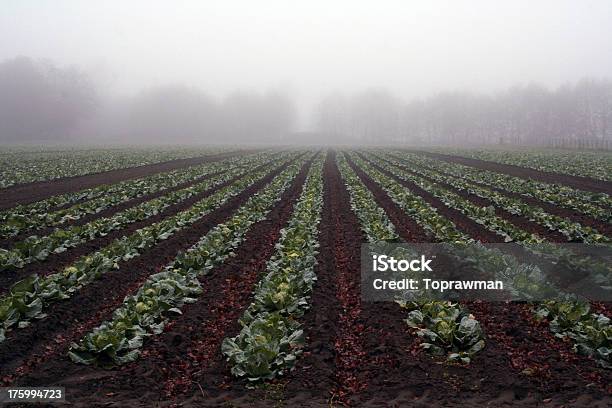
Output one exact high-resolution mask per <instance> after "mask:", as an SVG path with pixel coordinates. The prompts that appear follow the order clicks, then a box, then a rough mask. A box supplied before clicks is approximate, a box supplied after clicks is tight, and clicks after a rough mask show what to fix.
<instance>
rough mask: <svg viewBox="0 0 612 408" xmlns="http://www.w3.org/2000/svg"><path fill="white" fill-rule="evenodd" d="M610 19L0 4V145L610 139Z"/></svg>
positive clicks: (511, 7) (396, 8) (446, 10)
mask: <svg viewBox="0 0 612 408" xmlns="http://www.w3.org/2000/svg"><path fill="white" fill-rule="evenodd" d="M611 27H612V3H611V2H609V1H606V0H602V1H552V0H551V1H538V2H533V1H514V2H490V1H461V2H457V1H429V2H425V1H423V2H416V1H378V2H372V1H334V2H325V1H309V2H299V3H297V2H283V1H259V2H248V1H204V2H201V1H180V2H172V3H171V2H161V1H159V2H158V1H130V2H119V1H107V2H97V3H95V4H94V3H92V2H79V1H54V2H39V1H10V0H6V1H3V2H2V4H1V5H0V143H2V144H40V143H44V144H50V143H78V144H137V145H142V144H148V143H150V144H175V143H178V144H194V143H195V144H208V143H232V144H245V143H248V144H260V143H261V144H311V143H322V144H398V143H402V144H408V145H466V144H471V145H482V144H487V145H499V144H502V145H555V144H557V143H559V142H563V143H565V142H568V141H570V142H576V143H578V142H581V143H582V142H584V143H591V142H601V141H611V140H612V81H611V80H610V78H611V76H612V74H611V73H612V40H611V39H612V28H611Z"/></svg>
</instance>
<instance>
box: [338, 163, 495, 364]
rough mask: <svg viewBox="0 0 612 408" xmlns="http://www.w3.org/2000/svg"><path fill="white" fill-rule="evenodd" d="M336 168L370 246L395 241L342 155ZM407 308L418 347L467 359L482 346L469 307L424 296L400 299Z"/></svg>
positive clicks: (390, 226)
mask: <svg viewBox="0 0 612 408" xmlns="http://www.w3.org/2000/svg"><path fill="white" fill-rule="evenodd" d="M337 161H338V168H339V170H340V174H341V175H342V178H343V179H344V182H345V185H346V187H347V189H348V191H349V195H350V199H351V208H352V209H353V211H354V212H355V214H356V215H357V217H358V218H359V222H360V225H361V228H362V230H363V231H364V233H365V234H366V237H367V240H368V242H369V243H370V245H372V246H376V245H378V244H380V243H381V242H390V241H397V240H399V237H398V235H397V233H396V232H395V227H394V226H393V224H392V222H391V221H390V220H389V219H388V217H387V215H386V214H385V212H384V210H383V209H382V208H380V207H379V206H378V205H377V204H376V199H375V198H374V196H373V194H372V193H371V192H370V191H369V190H368V189H367V187H366V186H365V185H364V184H363V182H362V181H361V180H360V179H359V177H358V176H357V175H356V174H355V173H354V172H353V170H352V169H351V168H350V166H349V165H348V163H347V162H346V159H345V158H344V157H343V156H338V160H337ZM400 304H401V305H402V306H403V307H404V308H406V309H407V310H408V315H407V319H406V322H407V323H408V324H409V325H410V326H411V327H413V328H414V329H415V330H416V332H417V334H418V335H419V336H420V337H423V339H424V341H423V342H422V343H421V347H423V348H424V349H426V350H428V351H429V352H431V353H433V354H435V355H446V356H447V357H448V358H449V359H451V360H461V361H463V362H469V361H470V359H471V358H472V357H473V355H474V354H476V353H477V352H479V351H480V350H482V349H483V348H484V346H485V342H484V335H483V333H482V329H481V327H480V324H479V323H478V321H477V320H476V319H474V317H473V316H472V315H470V313H469V311H468V310H467V309H466V308H464V307H462V306H461V305H459V304H457V303H453V302H446V301H436V300H425V301H415V302H401V303H400Z"/></svg>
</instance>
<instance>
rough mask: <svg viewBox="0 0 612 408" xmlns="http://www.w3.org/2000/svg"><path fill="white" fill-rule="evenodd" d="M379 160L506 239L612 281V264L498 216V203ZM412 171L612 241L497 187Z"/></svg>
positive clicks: (551, 224) (587, 237) (547, 222)
mask: <svg viewBox="0 0 612 408" xmlns="http://www.w3.org/2000/svg"><path fill="white" fill-rule="evenodd" d="M390 162H391V163H394V164H395V161H393V159H391V161H390ZM376 164H377V165H378V166H380V167H381V168H383V169H385V170H387V171H389V172H391V173H392V174H394V175H395V176H396V177H398V178H400V179H401V180H404V181H408V182H411V183H414V184H416V185H418V186H419V187H421V188H422V189H424V190H426V191H428V192H429V193H431V194H432V195H433V196H434V197H436V198H437V199H439V200H440V201H441V202H442V203H444V205H446V206H447V207H449V208H453V209H456V210H458V211H460V212H461V213H463V214H465V215H466V216H467V217H468V218H470V219H472V220H474V221H475V222H476V223H478V224H481V225H483V226H485V227H486V228H487V229H488V230H489V231H492V232H494V233H496V234H497V235H499V236H501V237H503V239H504V241H505V242H511V241H514V242H517V243H519V244H521V245H523V246H524V247H525V249H527V250H528V251H530V252H533V253H534V254H536V255H539V256H543V257H545V258H547V259H549V260H551V261H553V262H559V261H563V262H567V263H568V264H569V265H572V266H573V267H576V268H584V267H585V265H587V264H588V265H589V267H591V268H592V271H590V272H589V274H588V276H589V278H590V279H591V280H593V282H594V283H597V284H605V285H608V284H609V283H610V281H611V277H612V272H611V271H610V266H609V265H605V264H604V263H602V262H599V261H597V260H590V259H588V258H583V257H577V256H576V254H575V253H574V252H573V251H571V250H569V249H567V248H564V247H562V246H559V245H553V244H549V243H548V242H547V241H546V239H544V238H541V237H539V236H537V235H535V234H532V233H529V232H527V231H524V230H523V229H521V228H519V227H517V226H515V225H514V224H512V223H511V222H509V221H507V220H505V219H503V218H501V217H499V216H497V215H496V214H495V208H494V207H480V206H479V205H476V204H474V203H472V202H471V201H469V200H467V199H464V198H462V197H461V196H459V195H458V194H456V193H454V192H452V191H450V190H448V189H446V188H444V187H442V186H441V185H440V184H438V183H437V182H431V181H429V180H427V179H426V178H423V177H420V176H417V175H415V174H413V173H411V172H407V171H405V170H403V169H402V168H400V167H398V166H396V165H394V164H393V165H392V164H388V163H387V161H386V160H382V159H380V158H378V160H376ZM400 165H401V164H400ZM411 170H412V169H411ZM412 172H414V173H418V174H421V173H423V174H424V175H426V177H428V178H433V179H435V180H436V181H439V182H445V183H448V184H449V185H451V186H453V187H455V188H457V189H459V190H467V191H470V192H471V193H473V194H476V195H478V196H480V197H482V198H486V199H488V200H491V201H493V202H494V203H495V204H497V205H499V206H500V207H501V208H503V209H505V210H507V211H509V212H511V213H514V214H519V215H523V216H525V217H527V218H529V219H534V220H538V221H540V223H542V225H544V226H546V227H548V228H549V229H551V230H555V231H559V232H561V233H563V234H564V235H566V236H567V237H568V238H569V237H572V238H574V239H578V238H582V241H583V242H584V243H588V244H593V243H598V244H606V245H609V243H610V238H608V237H606V236H604V235H601V234H599V233H597V231H594V230H593V229H591V228H590V227H584V226H582V225H580V224H579V223H573V222H571V221H569V220H565V219H563V218H561V217H557V216H554V215H551V214H548V213H546V212H545V211H544V210H542V209H541V208H538V207H532V206H530V205H529V204H525V203H523V202H521V201H520V200H517V199H514V198H510V197H506V196H503V195H501V194H499V193H497V192H495V191H491V190H487V189H484V188H480V187H477V186H473V185H470V184H468V183H465V182H463V181H462V180H460V179H456V178H452V177H444V176H441V175H438V176H436V175H435V174H432V173H431V172H427V171H423V170H419V169H418V168H415V169H413V170H412Z"/></svg>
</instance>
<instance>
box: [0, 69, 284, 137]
mask: <svg viewBox="0 0 612 408" xmlns="http://www.w3.org/2000/svg"><path fill="white" fill-rule="evenodd" d="M102 94H103V93H102V92H100V89H99V88H98V86H97V84H95V83H94V81H93V80H92V79H91V78H90V77H89V76H88V75H87V74H86V73H85V72H83V71H80V70H78V69H77V68H73V67H68V68H63V67H57V66H56V65H54V64H53V63H51V62H49V61H35V60H32V59H30V58H26V57H20V58H15V59H11V60H8V61H5V62H3V63H0V142H4V143H13V144H19V143H48V142H78V143H90V142H93V143H134V144H142V143H165V144H166V143H182V144H191V143H276V142H278V141H279V140H280V139H282V137H284V136H285V135H287V134H288V133H289V132H291V131H292V130H293V128H294V125H295V117H296V112H295V106H294V103H293V101H292V100H291V98H289V96H287V95H285V94H284V93H283V92H279V91H268V92H245V91H237V92H234V93H231V94H230V95H228V96H227V97H225V98H222V99H215V98H212V97H210V96H208V95H207V94H206V93H205V92H203V91H202V90H201V89H199V88H196V87H189V86H183V85H165V86H155V87H151V88H148V89H144V90H142V91H141V92H138V93H137V94H136V95H132V96H126V97H107V96H102Z"/></svg>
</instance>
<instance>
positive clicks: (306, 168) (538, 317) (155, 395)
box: [0, 147, 612, 407]
mask: <svg viewBox="0 0 612 408" xmlns="http://www.w3.org/2000/svg"><path fill="white" fill-rule="evenodd" d="M0 187H1V188H0V386H62V387H65V389H66V400H67V401H68V402H69V403H70V404H72V405H74V406H79V407H81V406H82V407H92V406H288V407H293V406H304V407H310V406H316V407H319V406H321V407H323V406H476V405H486V406H493V407H498V406H550V407H558V406H601V407H608V406H611V405H612V326H611V325H610V317H611V316H612V313H611V312H612V302H609V301H608V300H609V299H612V296H610V295H611V294H612V264H611V263H610V262H600V261H596V260H594V259H592V258H589V257H588V256H583V255H581V254H578V253H577V252H574V250H573V249H572V248H573V247H571V246H564V245H559V244H565V243H567V244H584V245H589V246H592V247H596V248H603V249H608V248H609V247H611V246H612V154H610V153H605V152H567V151H557V150H534V151H527V150H512V151H504V150H468V149H425V150H417V149H401V148H397V149H391V148H385V149H383V148H368V149H365V148H362V149H359V148H353V149H348V148H343V149H331V148H329V149H327V148H326V149H321V148H300V149H298V148H291V149H289V148H288V149H284V150H283V149H264V148H258V149H255V148H250V149H246V148H232V147H224V148H188V147H181V148H149V149H137V148H131V149H118V148H117V149H115V148H104V149H87V148H79V149H77V148H75V149H69V150H62V149H60V148H55V149H51V148H44V147H41V148H13V149H4V150H0ZM381 242H386V243H400V242H404V243H413V244H416V243H453V244H457V245H464V244H469V245H470V246H469V247H468V248H469V251H471V252H470V254H469V256H468V257H464V258H462V259H461V262H460V263H461V265H462V267H464V266H465V265H466V264H467V265H468V266H467V268H468V269H469V267H470V265H471V267H472V269H469V270H472V271H474V273H477V274H479V276H483V277H487V278H498V277H503V279H505V281H506V282H509V283H510V284H509V287H508V289H507V291H508V292H511V293H509V295H512V297H513V298H515V299H521V300H520V301H516V300H514V301H508V300H504V301H483V300H478V299H476V298H474V299H461V300H457V301H449V300H441V299H428V300H414V301H413V300H411V301H402V300H399V299H398V300H397V301H395V302H372V301H369V300H368V299H366V298H364V297H363V296H362V288H361V285H362V280H361V279H362V278H361V263H362V259H361V250H362V244H366V243H369V244H371V245H374V244H380V243H381ZM494 243H506V244H512V248H514V250H515V251H519V252H520V253H521V254H524V255H525V256H524V257H516V256H513V255H509V254H506V253H503V252H502V251H498V250H494V249H491V248H490V247H489V246H487V244H494ZM465 250H466V251H467V249H465ZM476 260H477V261H478V262H480V263H479V265H482V264H484V265H485V267H482V268H479V269H478V270H477V271H476V269H474V268H473V266H474V265H475V262H476ZM470 262H471V264H470ZM546 264H549V265H555V266H559V265H565V266H567V265H569V266H571V267H573V268H575V269H572V270H581V271H586V272H585V273H586V274H587V275H585V276H588V279H589V282H590V285H591V286H589V287H591V288H592V287H595V288H596V291H595V292H596V297H595V298H593V299H588V298H583V297H578V296H574V295H571V294H569V293H567V290H566V288H567V282H566V281H565V280H564V279H566V278H567V277H564V276H557V275H555V274H554V273H547V272H546V271H547V269H546V268H545V267H542V265H546ZM453 265H454V264H453ZM454 267H455V266H452V267H451V269H453V268H454ZM468 269H466V270H468ZM462 270H463V269H462ZM570 278H571V277H570ZM543 299H545V300H543Z"/></svg>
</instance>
